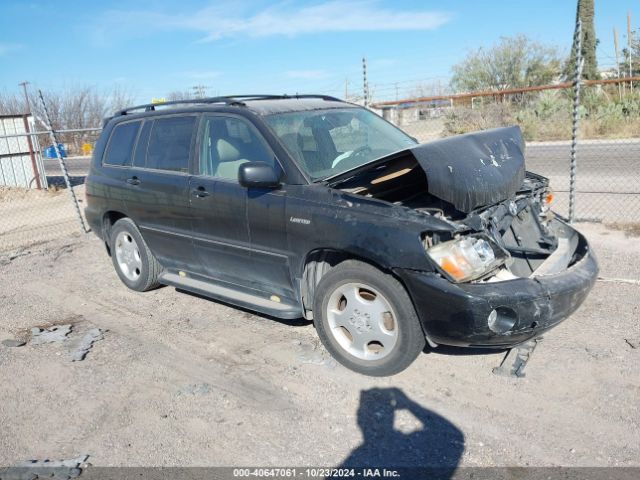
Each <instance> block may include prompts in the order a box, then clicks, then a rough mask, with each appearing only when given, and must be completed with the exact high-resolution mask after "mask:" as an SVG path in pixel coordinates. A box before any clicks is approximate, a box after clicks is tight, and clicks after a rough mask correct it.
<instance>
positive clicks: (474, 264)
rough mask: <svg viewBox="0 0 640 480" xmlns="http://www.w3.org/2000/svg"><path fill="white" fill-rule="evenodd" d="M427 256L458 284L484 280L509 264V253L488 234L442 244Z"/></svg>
mask: <svg viewBox="0 0 640 480" xmlns="http://www.w3.org/2000/svg"><path fill="white" fill-rule="evenodd" d="M427 255H429V257H430V258H431V260H433V261H434V263H435V264H436V265H437V266H438V267H439V268H440V270H442V272H444V273H445V274H446V275H447V276H448V277H450V278H451V279H452V280H453V281H455V282H466V281H469V280H475V279H477V278H480V277H482V276H484V275H486V274H488V273H490V272H491V271H493V270H495V269H496V268H497V267H499V266H500V265H502V264H503V263H505V261H506V259H507V258H508V253H507V252H505V251H504V250H503V249H501V248H500V247H499V246H498V245H496V244H495V242H493V240H491V239H490V238H489V237H487V236H485V235H478V236H467V237H463V238H460V239H457V240H451V241H448V242H443V243H439V244H437V245H435V246H433V247H431V248H429V249H427Z"/></svg>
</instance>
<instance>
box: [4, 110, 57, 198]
mask: <svg viewBox="0 0 640 480" xmlns="http://www.w3.org/2000/svg"><path fill="white" fill-rule="evenodd" d="M27 121H28V123H29V129H30V130H31V131H33V130H34V128H33V117H31V116H29V117H27ZM20 133H26V129H25V124H24V117H23V116H22V115H3V116H0V137H2V136H3V135H16V134H20ZM32 142H33V149H34V159H35V168H34V161H33V160H32V158H31V152H30V151H29V141H28V139H27V136H26V135H25V136H20V137H11V138H0V185H5V186H10V187H23V188H36V186H37V183H38V182H37V181H36V177H38V176H39V178H40V183H41V186H42V187H44V188H46V176H45V175H44V168H42V158H41V157H40V152H39V148H38V146H37V139H36V137H35V136H33V137H32Z"/></svg>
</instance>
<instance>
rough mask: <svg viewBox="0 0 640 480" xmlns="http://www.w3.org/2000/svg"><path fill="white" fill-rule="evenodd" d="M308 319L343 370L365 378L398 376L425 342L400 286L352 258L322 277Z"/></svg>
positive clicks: (409, 301) (413, 312)
mask: <svg viewBox="0 0 640 480" xmlns="http://www.w3.org/2000/svg"><path fill="white" fill-rule="evenodd" d="M313 316H314V323H315V326H316V330H317V332H318V336H319V337H320V340H321V341H322V343H323V344H324V346H325V347H326V348H327V350H329V352H330V353H331V354H332V355H333V356H334V358H335V359H336V360H337V361H339V362H340V363H341V364H343V365H344V366H345V367H347V368H349V369H351V370H354V371H356V372H358V373H362V374H364V375H371V376H376V377H383V376H388V375H394V374H396V373H398V372H401V371H402V370H404V369H405V368H407V367H408V366H409V365H410V364H411V363H412V362H413V361H414V360H415V358H416V357H417V356H418V355H419V354H420V352H421V351H422V350H423V349H424V346H425V343H426V340H425V336H424V333H423V331H422V328H421V326H420V321H419V320H418V316H417V314H416V311H415V309H414V308H413V303H412V302H411V299H410V298H409V295H408V294H407V292H406V290H405V289H404V287H403V286H402V284H401V283H400V282H398V281H397V280H396V279H395V278H394V277H393V276H391V275H389V274H386V273H383V272H381V271H380V270H378V269H376V268H374V267H372V266H371V265H368V264H366V263H363V262H359V261H355V260H348V261H345V262H343V263H341V264H339V265H337V266H336V267H334V268H333V269H331V270H330V271H329V272H328V273H327V274H326V275H325V276H324V277H322V279H321V280H320V282H319V283H318V285H317V286H316V289H315V297H314V305H313Z"/></svg>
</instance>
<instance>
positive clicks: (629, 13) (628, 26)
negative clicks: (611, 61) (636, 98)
mask: <svg viewBox="0 0 640 480" xmlns="http://www.w3.org/2000/svg"><path fill="white" fill-rule="evenodd" d="M627 49H628V51H629V76H630V77H633V68H632V67H631V52H632V50H631V12H627ZM629 91H630V92H631V93H633V82H632V81H631V80H629Z"/></svg>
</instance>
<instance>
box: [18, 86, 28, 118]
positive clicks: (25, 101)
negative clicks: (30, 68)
mask: <svg viewBox="0 0 640 480" xmlns="http://www.w3.org/2000/svg"><path fill="white" fill-rule="evenodd" d="M27 85H29V82H26V81H25V82H22V83H19V84H18V86H20V87H22V90H23V91H24V106H25V113H26V114H27V115H31V104H30V103H29V93H28V92H27Z"/></svg>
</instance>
